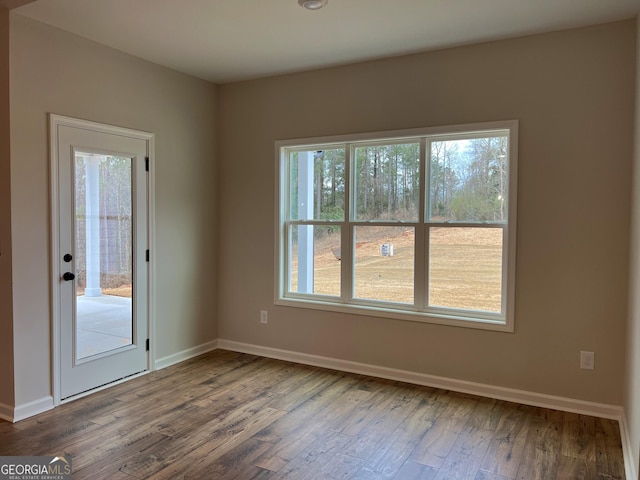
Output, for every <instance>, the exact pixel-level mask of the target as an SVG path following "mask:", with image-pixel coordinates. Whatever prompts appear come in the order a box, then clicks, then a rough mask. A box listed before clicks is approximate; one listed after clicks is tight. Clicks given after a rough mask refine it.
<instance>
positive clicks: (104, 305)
mask: <svg viewBox="0 0 640 480" xmlns="http://www.w3.org/2000/svg"><path fill="white" fill-rule="evenodd" d="M151 139H152V135H151V134H148V133H145V132H137V131H132V130H128V129H121V128H118V127H111V126H106V125H100V124H94V123H91V122H84V121H80V120H75V119H70V118H67V117H60V116H56V115H52V116H51V140H52V173H53V174H54V176H55V179H54V181H52V191H53V192H54V197H56V198H54V200H55V201H54V203H56V204H57V208H54V212H53V217H54V226H53V230H54V236H55V239H54V243H55V244H56V245H55V246H54V248H53V253H52V254H53V256H54V259H53V264H54V265H53V267H54V268H53V271H54V279H53V281H54V291H57V293H56V300H57V301H56V302H54V303H56V305H55V306H54V307H55V308H54V310H55V313H54V336H56V335H55V334H56V333H57V336H58V341H57V342H54V343H55V344H56V345H55V346H56V347H57V352H56V353H57V357H58V358H57V361H55V360H56V359H54V365H57V367H58V369H57V370H58V375H57V377H58V382H57V384H58V388H59V390H58V392H57V394H56V395H54V397H57V398H56V399H57V401H63V400H65V399H68V398H70V397H73V396H76V395H79V394H82V393H84V392H87V391H90V390H93V389H95V388H98V387H101V386H103V385H107V384H109V383H112V382H115V381H118V380H121V379H123V378H126V377H129V376H131V375H135V374H136V373H140V372H143V371H145V370H147V369H148V368H149V365H148V340H147V339H148V327H149V325H148V297H149V295H148V286H149V279H148V179H147V168H148V156H149V142H150V141H151ZM56 194H57V195H56Z"/></svg>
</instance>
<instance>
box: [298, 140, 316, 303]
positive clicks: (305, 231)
mask: <svg viewBox="0 0 640 480" xmlns="http://www.w3.org/2000/svg"><path fill="white" fill-rule="evenodd" d="M313 170H314V162H313V152H300V153H298V218H299V219H303V220H309V219H312V218H313ZM298 292H300V293H313V225H299V226H298Z"/></svg>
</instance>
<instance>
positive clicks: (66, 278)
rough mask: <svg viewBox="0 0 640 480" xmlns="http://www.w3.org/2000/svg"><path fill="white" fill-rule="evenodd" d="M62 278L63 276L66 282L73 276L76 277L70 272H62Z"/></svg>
mask: <svg viewBox="0 0 640 480" xmlns="http://www.w3.org/2000/svg"><path fill="white" fill-rule="evenodd" d="M62 278H64V279H65V280H66V281H67V282H69V281H71V280H73V279H74V278H76V276H75V274H73V273H71V272H64V275H62Z"/></svg>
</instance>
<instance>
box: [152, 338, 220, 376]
mask: <svg viewBox="0 0 640 480" xmlns="http://www.w3.org/2000/svg"><path fill="white" fill-rule="evenodd" d="M216 348H218V340H212V341H210V342H207V343H203V344H202V345H198V346H196V347H192V348H188V349H186V350H182V351H181V352H177V353H174V354H171V355H168V356H166V357H162V358H159V359H157V360H156V361H155V364H154V367H155V370H161V369H163V368H166V367H169V366H171V365H175V364H176V363H180V362H184V361H185V360H189V359H190V358H193V357H197V356H198V355H202V354H203V353H207V352H210V351H211V350H215V349H216Z"/></svg>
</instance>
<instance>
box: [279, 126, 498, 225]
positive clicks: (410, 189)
mask: <svg viewBox="0 0 640 480" xmlns="http://www.w3.org/2000/svg"><path fill="white" fill-rule="evenodd" d="M507 145H508V142H507V137H506V136H493V137H483V138H474V139H464V140H459V139H454V140H441V141H432V142H431V143H430V152H431V156H430V159H429V172H430V180H429V186H430V189H429V190H430V191H429V196H430V198H429V200H430V218H431V220H433V221H458V222H487V221H488V222H501V221H504V220H506V211H507V198H506V197H507V193H506V192H507V191H508V185H507V182H508V171H507V170H508V158H507V156H508V151H507ZM419 148H420V146H419V144H418V143H403V144H389V145H371V146H358V147H357V148H355V149H354V152H355V159H354V162H353V167H352V168H354V169H355V171H354V180H355V181H354V186H353V188H354V192H352V196H353V198H354V199H355V216H356V220H358V221H369V220H380V221H395V220H400V221H409V222H412V221H417V220H418V211H419V202H420V152H419ZM299 155H300V154H299V153H298V152H295V153H292V158H291V159H292V160H293V161H292V162H291V164H290V167H291V168H290V175H291V176H290V186H291V195H292V197H291V205H292V212H291V218H293V219H306V220H309V219H315V220H343V219H344V209H345V181H346V180H345V149H344V148H336V149H327V150H323V151H316V152H313V155H312V156H311V155H309V158H312V159H313V201H312V203H313V216H312V218H306V217H308V215H300V216H299V215H298V211H297V209H296V208H297V207H296V206H297V205H298V192H299V188H300V186H299V185H298V181H299V180H300V179H299V178H298V168H299V165H298V157H299ZM301 158H302V157H301Z"/></svg>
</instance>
